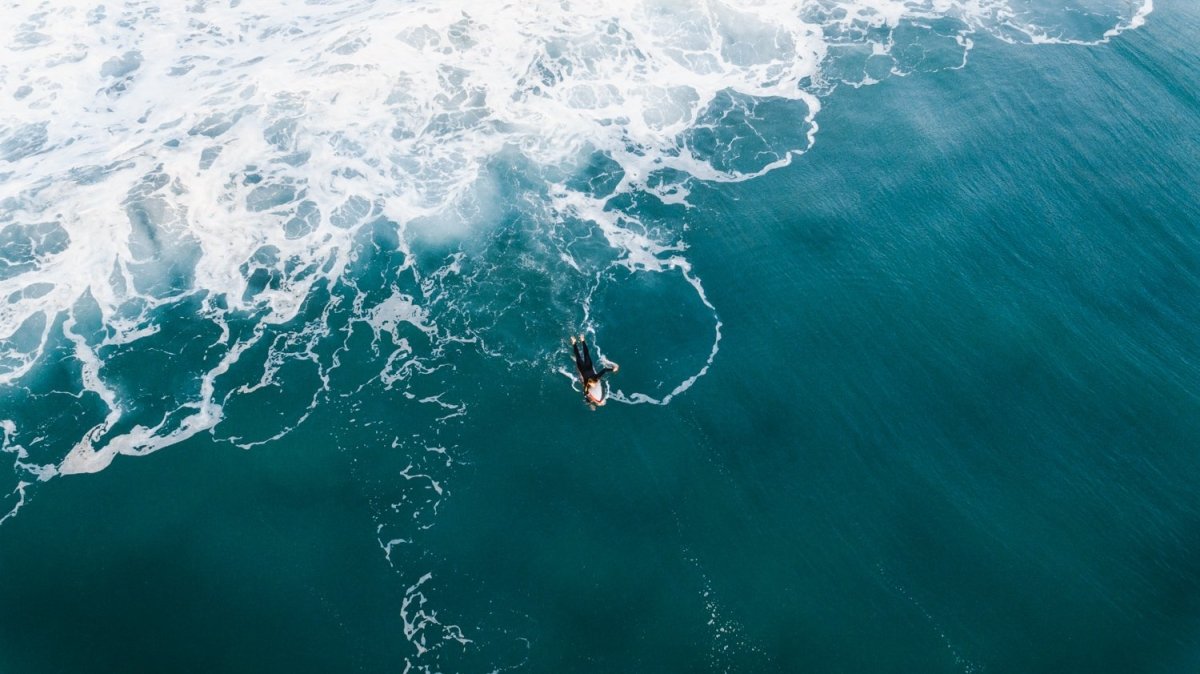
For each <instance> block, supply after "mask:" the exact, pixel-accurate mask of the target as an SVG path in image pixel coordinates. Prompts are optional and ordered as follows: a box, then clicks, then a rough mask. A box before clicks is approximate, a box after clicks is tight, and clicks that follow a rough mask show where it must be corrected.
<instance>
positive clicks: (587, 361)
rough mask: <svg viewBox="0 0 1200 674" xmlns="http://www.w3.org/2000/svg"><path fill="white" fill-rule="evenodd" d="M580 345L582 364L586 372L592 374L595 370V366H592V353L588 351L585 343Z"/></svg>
mask: <svg viewBox="0 0 1200 674" xmlns="http://www.w3.org/2000/svg"><path fill="white" fill-rule="evenodd" d="M580 344H583V364H584V366H585V367H586V368H587V371H588V372H592V371H593V370H594V369H595V366H593V365H592V352H591V351H589V350H588V345H587V342H580Z"/></svg>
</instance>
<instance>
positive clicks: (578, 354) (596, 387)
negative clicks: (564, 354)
mask: <svg viewBox="0 0 1200 674" xmlns="http://www.w3.org/2000/svg"><path fill="white" fill-rule="evenodd" d="M571 349H572V350H573V351H574V352H575V367H576V369H578V370H579V378H580V379H582V380H583V397H584V399H585V400H586V401H587V402H588V404H589V405H592V406H593V407H592V408H593V409H595V407H596V406H598V405H603V404H604V397H605V396H604V389H603V387H601V386H600V378H601V377H603V376H604V375H606V374H608V373H609V372H616V371H617V370H619V369H621V366H620V365H617V364H616V363H613V364H612V367H604V368H601V369H600V371H599V372H597V371H596V366H595V365H593V364H592V354H591V352H590V351H588V345H587V342H586V341H584V339H583V335H580V336H579V338H578V339H576V338H575V337H574V336H573V335H572V336H571Z"/></svg>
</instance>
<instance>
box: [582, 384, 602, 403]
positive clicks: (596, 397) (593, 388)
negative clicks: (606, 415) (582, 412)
mask: <svg viewBox="0 0 1200 674" xmlns="http://www.w3.org/2000/svg"><path fill="white" fill-rule="evenodd" d="M583 396H584V397H585V398H587V401H588V402H589V403H591V404H592V405H603V404H604V385H603V384H601V383H600V380H599V379H594V380H592V381H589V382H588V383H587V386H585V387H584V389H583Z"/></svg>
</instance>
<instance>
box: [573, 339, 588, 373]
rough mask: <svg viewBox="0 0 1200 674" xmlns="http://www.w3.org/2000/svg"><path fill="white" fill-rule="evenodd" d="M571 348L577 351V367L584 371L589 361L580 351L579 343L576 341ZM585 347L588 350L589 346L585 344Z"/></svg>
mask: <svg viewBox="0 0 1200 674" xmlns="http://www.w3.org/2000/svg"><path fill="white" fill-rule="evenodd" d="M571 348H572V349H573V350H574V351H575V367H576V368H578V369H579V371H580V372H583V371H584V365H586V363H587V361H586V360H585V359H584V357H583V354H581V353H579V343H578V342H576V343H574V344H572V345H571ZM583 348H584V351H585V352H586V351H587V346H584V347H583Z"/></svg>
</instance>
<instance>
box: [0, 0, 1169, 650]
mask: <svg viewBox="0 0 1200 674" xmlns="http://www.w3.org/2000/svg"><path fill="white" fill-rule="evenodd" d="M1152 9H1153V5H1152V2H1151V0H1139V2H1136V3H1130V2H1128V1H1126V0H1069V1H1067V2H1058V3H1042V2H1037V3H1035V2H1032V1H1031V0H907V1H902V0H844V1H841V0H801V1H797V2H769V1H761V2H745V3H734V2H729V3H726V2H702V3H692V2H670V1H660V2H634V1H632V0H628V1H623V2H614V3H573V2H538V3H534V4H533V5H528V4H526V5H521V6H519V7H518V6H514V5H506V4H502V3H464V2H439V3H426V2H414V3H405V4H402V5H390V4H388V5H380V4H378V3H374V2H364V1H347V2H311V3H277V4H275V5H272V6H271V7H262V6H258V5H254V4H250V5H242V4H241V3H240V2H239V0H230V1H229V2H223V3H216V2H206V1H204V0H199V1H197V2H194V3H192V4H190V5H187V6H184V5H171V4H163V5H159V4H155V3H152V2H135V1H129V2H122V3H110V4H107V5H96V6H89V5H76V4H65V5H57V6H54V7H52V8H51V7H49V6H45V5H34V4H33V3H20V2H19V3H16V4H15V5H9V6H6V8H5V9H3V10H0V16H3V19H4V21H3V22H2V23H0V25H3V26H5V28H4V29H3V32H0V40H2V43H3V49H4V56H3V58H2V59H0V97H2V98H3V100H5V101H6V103H5V105H4V106H3V108H2V110H3V111H2V112H0V399H2V400H3V410H4V412H3V414H0V416H2V417H3V419H0V428H2V429H3V451H4V452H5V453H6V455H8V456H10V457H12V461H13V463H12V465H13V473H12V478H11V480H10V481H9V483H8V485H7V486H6V487H5V488H4V489H3V491H5V492H8V493H10V497H9V500H8V502H7V506H5V507H4V508H0V510H2V511H3V512H6V513H8V515H6V517H5V518H6V519H7V517H9V516H12V515H15V514H16V512H17V509H18V508H20V507H21V506H22V505H23V504H25V503H26V495H27V491H28V490H29V488H30V486H31V485H33V484H35V483H37V482H39V481H44V480H48V479H51V478H53V477H54V476H56V475H59V474H67V473H80V472H91V471H97V470H102V469H103V468H105V467H106V466H107V465H109V463H110V462H111V461H112V459H113V457H114V456H115V455H117V454H126V455H135V456H136V455H143V454H147V453H150V452H153V451H156V450H158V449H161V448H163V447H166V446H168V445H171V444H175V443H178V442H181V441H183V440H186V439H187V438H189V437H192V436H195V435H196V434H199V433H209V434H211V435H212V436H213V437H214V438H216V439H218V440H225V441H228V442H230V443H234V444H237V445H239V446H243V447H247V448H249V447H253V446H255V445H257V444H261V443H263V442H270V441H273V440H276V439H279V438H281V437H283V436H284V435H285V434H286V433H288V432H289V431H291V430H292V429H294V428H296V427H297V426H299V425H300V424H301V423H303V422H304V420H305V419H307V418H308V416H309V415H310V414H311V413H312V412H313V410H315V409H317V408H319V407H320V406H321V405H326V404H333V403H334V402H336V401H338V400H340V399H342V398H344V397H345V396H347V395H348V392H349V391H363V390H366V389H369V388H372V387H373V388H375V389H383V390H390V391H394V392H397V393H398V394H399V395H401V396H402V397H404V398H405V399H406V400H408V401H409V402H410V404H411V405H414V406H421V407H422V408H423V409H424V408H428V409H431V410H436V411H437V415H435V416H434V417H433V418H432V419H431V421H430V423H432V424H434V428H435V429H438V430H437V432H436V433H434V435H438V437H431V433H433V432H432V431H430V432H426V431H425V429H411V432H412V433H413V437H411V438H410V437H407V436H405V437H404V439H401V438H398V437H397V438H393V439H392V441H391V445H392V447H391V449H393V450H394V451H395V452H396V453H398V454H400V455H402V456H406V457H418V458H417V459H414V460H413V461H412V462H411V464H410V468H411V470H409V469H406V471H407V472H406V473H404V474H403V479H404V481H405V482H406V483H412V484H414V485H416V484H420V485H428V487H427V488H423V493H426V494H427V495H428V494H433V495H434V496H436V497H437V498H438V499H440V497H441V496H442V494H443V487H442V483H443V481H444V479H445V478H444V476H445V474H446V471H448V470H449V469H450V466H451V465H452V463H453V461H452V460H446V461H443V460H442V459H443V458H446V457H452V456H453V454H454V452H455V451H458V449H457V448H455V447H453V442H447V441H446V440H445V439H444V435H441V434H443V430H442V429H448V428H450V427H451V426H452V425H453V424H456V423H464V420H465V419H466V418H467V417H468V410H467V409H466V408H465V406H463V405H462V404H461V402H459V401H456V400H455V399H454V393H453V389H454V386H455V385H456V380H455V378H454V376H453V364H452V359H451V358H450V355H452V354H456V353H461V352H463V351H466V350H473V351H475V352H477V353H482V354H486V355H487V357H490V358H494V359H500V360H503V361H505V362H507V363H509V364H510V365H512V366H513V367H518V368H521V367H524V368H541V369H550V368H551V367H552V363H554V362H557V361H556V359H557V358H560V357H561V351H560V348H561V347H560V344H561V339H562V336H563V335H564V334H565V331H564V325H565V324H571V323H576V324H577V323H579V322H580V321H582V322H584V323H588V324H591V325H592V327H593V328H596V329H603V324H602V323H599V322H597V321H593V320H592V313H591V308H592V306H593V303H594V302H595V301H596V298H597V297H598V296H604V295H606V294H611V293H616V294H620V293H621V292H623V290H622V289H623V288H624V287H625V285H626V284H630V283H634V281H631V279H636V277H637V276H638V275H645V274H661V275H667V276H671V277H675V278H677V279H678V283H680V284H683V285H684V286H686V287H687V288H690V289H691V291H692V292H694V296H695V298H696V299H695V302H694V306H691V307H690V308H689V309H688V311H689V312H691V313H694V314H695V315H696V316H697V317H698V320H699V321H702V322H704V323H706V324H707V325H709V326H711V331H712V333H711V334H712V341H711V346H710V347H709V348H707V349H706V350H705V351H704V352H700V353H696V354H694V360H695V362H694V363H689V364H687V365H686V366H681V367H684V368H685V370H686V372H687V373H688V374H686V375H684V376H682V377H676V378H673V379H671V380H670V381H668V382H667V383H665V384H662V385H661V386H660V387H659V388H657V389H654V388H652V389H650V390H641V391H615V392H614V394H613V398H614V399H615V400H618V401H623V402H627V403H656V404H668V403H670V402H671V400H672V399H673V398H675V397H676V396H678V395H681V394H683V393H684V392H685V391H687V389H688V388H689V387H690V386H691V385H692V384H694V383H695V382H696V381H697V380H698V379H699V378H700V377H703V376H704V374H705V373H706V372H707V369H708V367H709V365H711V364H712V363H713V361H714V359H715V358H716V357H717V355H718V351H719V344H720V338H721V323H720V320H719V318H718V307H715V306H714V305H713V304H712V303H711V302H710V301H709V299H708V297H707V296H706V294H705V292H704V287H703V283H702V280H701V279H700V277H699V276H698V275H697V274H696V272H695V271H694V270H693V269H692V266H691V264H690V263H689V261H688V259H687V256H686V247H685V245H684V243H683V232H684V227H685V221H686V217H687V208H688V205H687V201H688V194H689V190H690V189H692V188H693V187H694V186H695V185H696V184H697V182H724V181H740V180H747V179H752V178H754V177H756V176H760V175H762V174H764V173H766V172H768V171H771V170H775V169H778V168H780V167H783V166H786V165H787V164H788V163H790V162H791V161H793V160H794V158H795V157H796V156H798V155H800V154H802V153H803V152H804V151H806V150H807V149H808V148H809V147H811V146H812V144H813V143H814V142H815V139H816V137H817V131H818V125H817V117H818V114H819V112H820V109H821V98H822V97H823V96H826V95H828V94H829V93H830V92H831V91H833V90H834V89H835V88H836V87H838V86H840V85H843V84H848V85H852V86H863V85H868V84H872V83H874V82H878V81H880V80H882V79H885V78H886V77H889V76H892V75H908V74H911V73H915V72H925V71H931V70H939V69H946V68H962V67H963V66H964V65H965V64H966V62H967V59H968V55H969V53H970V50H971V49H972V48H973V46H974V40H975V39H976V38H977V36H979V35H981V34H983V35H988V36H992V37H994V38H998V39H1002V40H1006V41H1010V42H1020V43H1049V42H1056V43H1081V44H1084V43H1096V42H1100V41H1105V40H1108V39H1110V38H1112V37H1115V36H1117V35H1119V34H1120V33H1121V32H1122V31H1124V30H1126V29H1130V28H1136V27H1137V26H1139V25H1141V24H1142V23H1143V22H1144V21H1145V18H1146V16H1147V15H1148V14H1149V12H1150V11H1151V10H1152ZM646 203H655V204H658V205H660V206H661V208H659V209H657V210H656V211H655V212H656V213H659V214H660V215H656V216H650V215H647V214H646V212H645V209H641V208H639V206H640V205H642V204H646ZM564 317H567V318H568V319H569V320H564ZM351 358H353V359H356V361H358V362H363V361H365V362H369V363H374V366H375V368H376V369H375V371H376V373H377V374H376V375H375V377H374V379H372V380H370V381H349V380H348V379H343V377H344V375H343V373H342V372H341V368H340V365H341V364H342V363H343V362H344V360H346V359H351ZM681 371H684V370H681ZM676 374H678V373H676ZM283 388H287V389H288V390H289V391H297V390H301V391H305V392H306V396H307V399H308V401H309V402H308V404H307V406H306V407H305V408H303V409H295V408H287V407H284V406H282V404H281V403H280V402H279V401H280V400H281V398H280V397H279V391H280V390H281V389H283ZM264 410H266V412H264ZM251 419H253V420H255V421H256V422H257V423H256V424H251V423H249V420H251ZM264 419H266V420H267V421H266V422H264V421H263V420H264ZM263 423H266V424H267V425H268V426H269V428H267V429H266V430H264V429H263ZM447 424H449V425H450V426H447ZM444 434H450V431H449V430H445V431H444ZM426 480H427V481H428V482H426ZM381 498H383V497H381ZM430 508H431V509H432V506H430ZM399 510H401V508H396V507H392V504H389V505H388V508H382V506H381V515H380V517H381V522H380V545H381V548H382V549H383V552H384V554H385V555H387V557H388V559H389V561H391V560H392V555H393V552H394V551H395V550H396V549H397V546H402V545H409V544H414V543H412V540H411V536H410V535H409V534H412V533H414V532H408V533H403V534H397V533H391V532H389V529H390V528H391V527H390V524H389V522H391V521H392V520H391V519H389V518H392V519H395V520H400V519H402V515H401V514H396V513H397V512H398V511H399ZM388 513H392V514H388ZM408 515H411V513H404V514H403V516H404V517H407V516H408ZM0 521H2V520H0ZM421 521H424V520H421ZM416 533H419V532H416ZM414 545H415V544H414ZM405 572H406V573H411V572H413V570H412V569H406V570H405ZM423 577H424V576H416V577H414V583H415V584H414V585H413V593H412V594H413V596H414V597H415V596H417V594H420V593H421V592H422V590H421V589H420V588H422V587H427V586H426V585H424V583H425V582H426V581H425V580H421V581H420V582H417V581H416V580H415V579H416V578H423ZM423 602H424V595H423V594H421V599H420V603H423ZM410 608H411V607H410ZM406 610H409V608H406ZM418 623H419V624H421V625H425V626H432V625H434V624H436V623H431V622H428V621H425V622H421V621H418ZM418 623H414V624H418ZM456 629H457V628H454V630H451V629H449V628H446V630H445V631H444V634H446V635H449V636H447V637H446V638H448V639H450V640H452V641H455V642H459V643H462V644H463V645H465V643H466V642H465V641H462V640H459V639H458V637H457V636H455V634H457V635H458V636H462V639H463V640H466V639H467V637H466V636H463V635H462V634H461V632H460V631H459V632H455V630H456ZM414 630H416V628H414ZM415 634H416V632H414V635H415ZM414 635H408V636H409V638H410V639H414V644H416V643H417V642H416V641H415V639H416V636H414ZM427 648H428V647H427V646H420V647H419V648H418V650H417V652H416V654H415V655H414V658H420V657H421V656H422V654H423V653H424V652H425V650H426V649H427ZM414 662H418V661H417V660H414Z"/></svg>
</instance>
